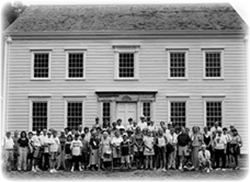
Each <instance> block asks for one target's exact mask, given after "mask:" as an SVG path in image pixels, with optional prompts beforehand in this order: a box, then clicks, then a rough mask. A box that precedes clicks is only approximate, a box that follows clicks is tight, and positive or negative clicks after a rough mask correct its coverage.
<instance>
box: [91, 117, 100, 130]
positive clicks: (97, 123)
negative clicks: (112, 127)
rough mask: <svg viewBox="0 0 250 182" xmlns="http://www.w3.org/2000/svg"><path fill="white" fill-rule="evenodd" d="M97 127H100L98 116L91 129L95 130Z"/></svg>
mask: <svg viewBox="0 0 250 182" xmlns="http://www.w3.org/2000/svg"><path fill="white" fill-rule="evenodd" d="M97 127H101V125H100V123H99V118H98V117H96V118H95V124H94V125H93V127H92V129H94V130H95V129H96V128H97Z"/></svg>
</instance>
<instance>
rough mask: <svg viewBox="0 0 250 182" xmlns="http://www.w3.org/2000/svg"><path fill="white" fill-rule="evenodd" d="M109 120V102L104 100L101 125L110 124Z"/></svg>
mask: <svg viewBox="0 0 250 182" xmlns="http://www.w3.org/2000/svg"><path fill="white" fill-rule="evenodd" d="M110 120H111V111H110V102H104V103H103V107H102V121H103V127H106V126H107V125H110Z"/></svg>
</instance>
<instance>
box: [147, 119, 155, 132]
mask: <svg viewBox="0 0 250 182" xmlns="http://www.w3.org/2000/svg"><path fill="white" fill-rule="evenodd" d="M148 130H149V131H151V132H153V131H156V130H157V128H156V126H155V124H154V121H152V120H151V121H150V122H149V126H148Z"/></svg>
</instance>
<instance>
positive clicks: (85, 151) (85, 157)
mask: <svg viewBox="0 0 250 182" xmlns="http://www.w3.org/2000/svg"><path fill="white" fill-rule="evenodd" d="M81 141H82V168H83V169H84V170H87V166H88V165H89V142H88V141H87V140H86V139H85V134H84V133H82V134H81Z"/></svg>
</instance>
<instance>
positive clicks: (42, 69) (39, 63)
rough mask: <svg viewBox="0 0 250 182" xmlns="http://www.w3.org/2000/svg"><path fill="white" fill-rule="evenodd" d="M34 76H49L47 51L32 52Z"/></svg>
mask: <svg viewBox="0 0 250 182" xmlns="http://www.w3.org/2000/svg"><path fill="white" fill-rule="evenodd" d="M33 69H34V75H33V76H34V78H48V77H49V53H35V54H34V68H33Z"/></svg>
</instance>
